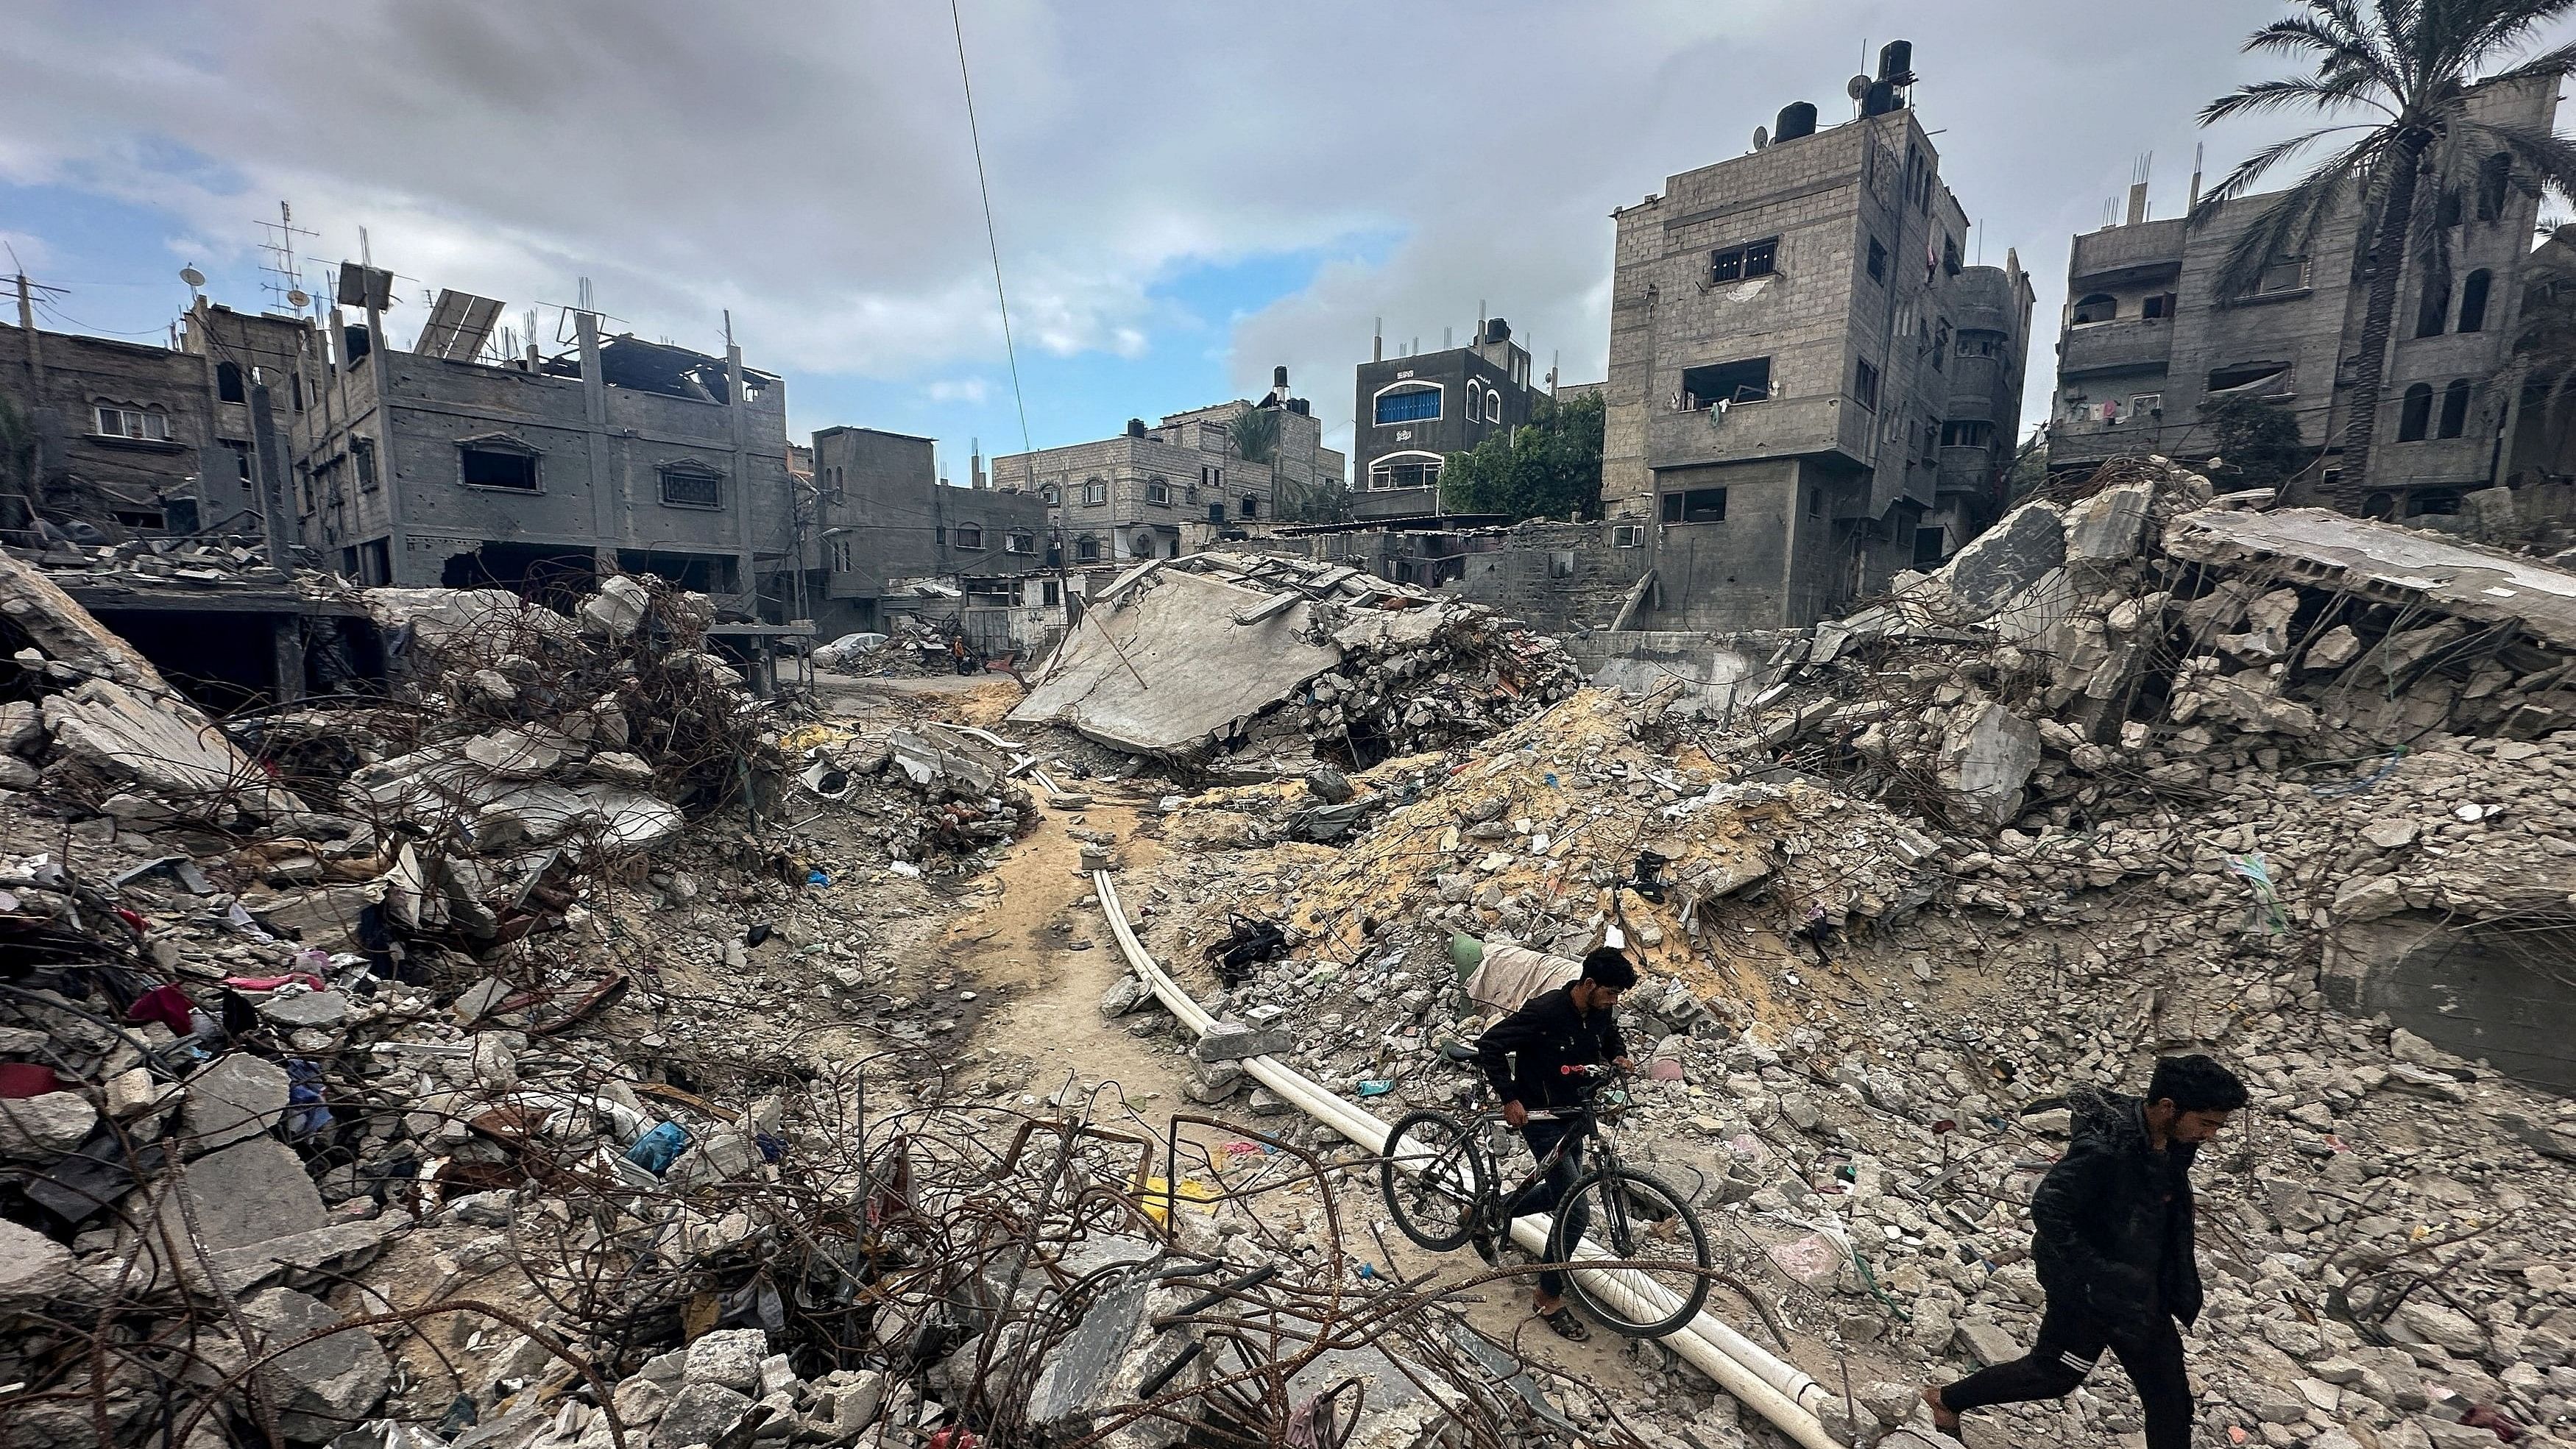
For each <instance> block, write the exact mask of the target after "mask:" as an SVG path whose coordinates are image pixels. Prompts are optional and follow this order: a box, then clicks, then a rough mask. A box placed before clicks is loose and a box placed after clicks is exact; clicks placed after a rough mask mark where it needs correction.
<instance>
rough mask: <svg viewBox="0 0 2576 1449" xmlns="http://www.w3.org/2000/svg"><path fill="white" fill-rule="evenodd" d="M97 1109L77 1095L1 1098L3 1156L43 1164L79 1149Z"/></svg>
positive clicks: (0, 1153) (0, 1147)
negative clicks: (76, 1148)
mask: <svg viewBox="0 0 2576 1449" xmlns="http://www.w3.org/2000/svg"><path fill="white" fill-rule="evenodd" d="M97 1125H98V1109H97V1108H96V1107H93V1106H91V1105H90V1103H89V1099H88V1098H87V1097H84V1096H82V1095H81V1094H80V1093H78V1092H46V1093H44V1094H42V1095H40V1096H34V1097H10V1098H0V1157H14V1158H19V1159H22V1160H25V1161H31V1162H43V1161H49V1160H51V1159H53V1158H56V1157H60V1156H62V1155H63V1154H64V1153H66V1152H69V1151H71V1150H72V1149H73V1148H75V1147H78V1146H80V1144H81V1139H82V1138H84V1137H87V1136H88V1135H89V1130H90V1129H91V1128H92V1127H95V1126H97Z"/></svg>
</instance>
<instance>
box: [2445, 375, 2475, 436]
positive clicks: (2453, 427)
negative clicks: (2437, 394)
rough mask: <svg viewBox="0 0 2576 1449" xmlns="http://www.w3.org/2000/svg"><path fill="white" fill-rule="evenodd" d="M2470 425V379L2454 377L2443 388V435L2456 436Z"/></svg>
mask: <svg viewBox="0 0 2576 1449" xmlns="http://www.w3.org/2000/svg"><path fill="white" fill-rule="evenodd" d="M2468 427H2469V380H2468V379H2467V378H2465V377H2458V378H2453V379H2452V380H2451V385H2450V386H2449V387H2446V388H2444V389H2442V436H2443V437H2446V438H2456V437H2458V436H2459V435H2460V434H2462V433H2464V432H2466V431H2468Z"/></svg>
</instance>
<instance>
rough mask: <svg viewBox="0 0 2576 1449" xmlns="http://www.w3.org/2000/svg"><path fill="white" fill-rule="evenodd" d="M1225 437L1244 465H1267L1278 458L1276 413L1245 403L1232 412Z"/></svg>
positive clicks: (1277, 420) (1275, 410) (1277, 412)
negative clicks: (1245, 463) (1232, 415)
mask: <svg viewBox="0 0 2576 1449" xmlns="http://www.w3.org/2000/svg"><path fill="white" fill-rule="evenodd" d="M1225 434H1226V440H1227V441H1228V442H1230V443H1232V444H1233V445H1234V455H1235V456H1236V457H1238V458H1241V459H1242V460H1243V461H1245V462H1247V463H1267V462H1269V461H1270V460H1271V459H1273V458H1275V457H1277V456H1278V455H1279V410H1278V409H1277V408H1265V407H1255V406H1254V405H1253V404H1251V403H1245V404H1244V405H1243V406H1241V407H1239V408H1236V409H1235V410H1234V417H1233V419H1232V420H1231V421H1229V422H1227V423H1226V425H1225Z"/></svg>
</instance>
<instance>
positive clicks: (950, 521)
mask: <svg viewBox="0 0 2576 1449" xmlns="http://www.w3.org/2000/svg"><path fill="white" fill-rule="evenodd" d="M936 450H937V444H936V443H935V442H934V441H933V440H932V439H929V438H920V437H913V436H910V435H908V434H903V433H889V432H885V431H882V430H880V429H876V428H853V427H834V428H825V429H823V430H822V431H820V432H818V433H816V434H815V435H814V447H813V454H814V470H813V471H814V489H815V499H816V508H815V519H814V528H813V530H812V533H813V536H812V540H811V542H810V543H809V544H808V545H807V547H806V549H805V554H806V558H807V568H808V569H809V571H810V574H811V577H810V579H809V585H808V590H807V598H808V601H809V606H810V607H811V608H812V610H813V614H812V617H813V619H814V625H815V632H816V633H817V634H819V635H821V636H822V637H824V638H827V639H828V638H837V637H839V636H840V635H842V634H846V633H851V632H853V631H857V630H884V629H885V628H886V627H887V626H888V625H889V624H890V623H891V622H892V619H891V617H890V615H891V614H893V613H901V612H916V613H917V612H920V610H919V608H918V606H917V605H916V604H915V603H914V602H913V601H914V600H915V599H917V598H919V597H920V595H919V594H918V593H917V592H916V591H915V590H914V589H913V588H912V587H911V586H912V585H916V584H918V583H921V582H925V581H935V582H938V583H940V584H942V585H945V586H948V587H952V588H953V589H954V590H955V591H956V592H955V594H954V597H956V598H957V599H958V600H959V606H960V608H961V610H964V611H966V613H967V614H968V615H969V616H972V615H975V614H977V613H978V612H979V611H981V610H984V609H999V608H1012V609H1015V608H1019V607H1021V605H1022V601H1023V595H1024V594H1028V593H1034V594H1035V595H1036V598H1035V599H1034V600H1032V601H1030V602H1033V603H1035V604H1037V605H1038V606H1040V607H1043V606H1045V605H1053V604H1058V603H1060V601H1061V591H1060V589H1059V588H1058V586H1057V583H1056V580H1055V579H1054V578H1053V577H1052V576H1049V577H1045V578H1042V579H1041V578H1036V576H1037V575H1040V574H1042V573H1045V572H1046V570H1047V569H1048V568H1049V564H1048V562H1047V552H1046V537H1047V528H1048V516H1047V515H1048V511H1047V506H1046V505H1045V504H1044V503H1043V502H1041V501H1040V500H1039V499H1038V497H1037V496H1036V495H1035V494H1033V493H1023V492H1004V491H1000V490H996V489H992V488H984V487H964V488H958V487H951V486H949V485H948V484H945V483H942V482H941V481H940V479H939V475H938V460H937V452H936ZM976 472H977V475H978V477H979V479H980V474H981V469H980V467H979V468H978V469H977V470H976ZM1032 580H1034V582H1035V583H1036V585H1037V587H1036V588H1035V589H1034V590H1032V589H1028V588H1025V587H1024V585H1025V584H1026V583H1028V582H1030V581H1032ZM942 596H943V597H947V596H948V595H946V594H944V593H943V594H942ZM1017 642H1020V643H1026V642H1028V641H1017ZM978 643H979V646H980V647H982V648H983V649H984V651H985V652H986V653H1001V652H1005V646H1004V645H1001V644H997V643H996V642H995V641H991V640H982V639H979V640H978Z"/></svg>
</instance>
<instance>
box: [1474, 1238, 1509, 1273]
mask: <svg viewBox="0 0 2576 1449" xmlns="http://www.w3.org/2000/svg"><path fill="white" fill-rule="evenodd" d="M1469 1241H1470V1243H1471V1244H1472V1245H1473V1246H1474V1248H1475V1249H1476V1256H1477V1257H1479V1258H1482V1259H1484V1260H1485V1266H1486V1267H1488V1268H1499V1267H1501V1266H1503V1245H1502V1240H1501V1239H1499V1238H1497V1237H1495V1236H1494V1235H1493V1234H1491V1233H1478V1234H1477V1235H1476V1236H1475V1237H1474V1238H1472V1239H1470V1240H1469Z"/></svg>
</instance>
